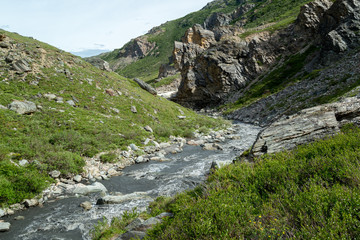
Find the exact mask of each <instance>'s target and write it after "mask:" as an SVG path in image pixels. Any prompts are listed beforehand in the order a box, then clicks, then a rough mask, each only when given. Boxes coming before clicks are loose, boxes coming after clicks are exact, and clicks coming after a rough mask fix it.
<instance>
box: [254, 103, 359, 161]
mask: <svg viewBox="0 0 360 240" xmlns="http://www.w3.org/2000/svg"><path fill="white" fill-rule="evenodd" d="M359 117H360V99H358V98H357V97H352V98H346V99H343V100H342V101H339V102H336V103H331V104H324V105H320V106H316V107H313V108H308V109H304V110H302V111H300V112H299V113H297V114H294V115H291V116H288V117H282V118H281V119H279V120H278V121H276V122H274V123H272V124H271V125H270V126H269V127H267V128H265V129H264V130H263V131H262V132H261V133H260V134H259V136H258V139H257V140H256V142H255V143H254V145H253V147H252V153H253V155H254V156H259V155H262V154H264V153H274V152H279V151H281V150H288V149H292V148H294V147H296V146H297V145H300V144H304V143H308V142H311V141H313V140H315V139H319V138H324V137H326V136H328V135H333V134H335V133H337V132H339V128H340V127H341V126H343V125H344V124H347V123H355V124H360V121H359Z"/></svg>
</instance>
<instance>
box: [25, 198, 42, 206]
mask: <svg viewBox="0 0 360 240" xmlns="http://www.w3.org/2000/svg"><path fill="white" fill-rule="evenodd" d="M24 205H25V207H27V208H30V207H35V206H37V205H39V200H37V199H25V200H24Z"/></svg>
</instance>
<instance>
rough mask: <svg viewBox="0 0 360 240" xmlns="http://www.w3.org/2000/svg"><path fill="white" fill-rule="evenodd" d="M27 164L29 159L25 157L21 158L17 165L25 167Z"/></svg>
mask: <svg viewBox="0 0 360 240" xmlns="http://www.w3.org/2000/svg"><path fill="white" fill-rule="evenodd" d="M28 164H29V161H28V160H26V159H22V160H20V161H19V165H20V166H22V167H25V166H26V165H28Z"/></svg>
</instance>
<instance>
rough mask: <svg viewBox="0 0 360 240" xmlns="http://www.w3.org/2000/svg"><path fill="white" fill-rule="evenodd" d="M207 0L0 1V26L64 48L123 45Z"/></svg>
mask: <svg viewBox="0 0 360 240" xmlns="http://www.w3.org/2000/svg"><path fill="white" fill-rule="evenodd" d="M210 1H211V0H1V14H0V28H2V29H4V30H7V31H10V32H17V33H19V34H21V35H24V36H31V37H34V38H35V39H37V40H40V41H42V42H46V43H49V44H51V45H54V46H55V47H58V48H60V49H63V50H65V51H68V52H78V51H83V50H89V49H108V50H112V49H115V48H120V47H122V46H123V45H124V44H125V43H126V42H128V41H129V40H130V39H132V38H135V37H137V36H140V35H143V34H145V33H146V32H147V31H148V30H150V29H151V28H152V27H155V26H158V25H160V24H162V23H165V22H166V21H169V20H173V19H177V18H180V17H183V16H185V15H186V14H188V13H191V12H194V11H197V10H200V9H201V8H202V7H204V6H205V5H206V4H207V3H208V2H210Z"/></svg>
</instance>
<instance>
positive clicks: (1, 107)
mask: <svg viewBox="0 0 360 240" xmlns="http://www.w3.org/2000/svg"><path fill="white" fill-rule="evenodd" d="M0 109H3V110H7V109H8V108H7V107H5V106H3V105H1V104H0Z"/></svg>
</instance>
